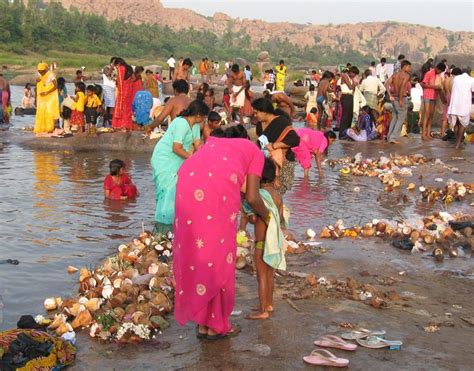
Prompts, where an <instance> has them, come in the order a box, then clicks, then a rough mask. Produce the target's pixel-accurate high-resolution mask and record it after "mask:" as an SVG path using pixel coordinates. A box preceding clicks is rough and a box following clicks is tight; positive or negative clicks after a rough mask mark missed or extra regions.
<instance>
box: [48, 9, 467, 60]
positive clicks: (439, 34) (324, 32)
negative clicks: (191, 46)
mask: <svg viewBox="0 0 474 371" xmlns="http://www.w3.org/2000/svg"><path fill="white" fill-rule="evenodd" d="M48 1H52V0H45V2H48ZM55 1H57V0H55ZM59 2H60V3H62V4H63V5H64V6H65V7H66V8H70V7H71V6H73V7H75V8H77V9H79V10H80V11H83V12H86V13H92V14H97V15H103V16H105V17H106V18H108V19H124V20H126V21H130V22H133V23H156V24H159V25H162V26H168V27H170V28H171V29H173V30H182V29H186V28H188V27H191V26H192V27H194V29H197V30H204V29H205V30H208V31H211V32H214V33H215V34H217V35H223V34H224V33H225V32H226V31H227V30H228V29H229V27H230V29H231V30H232V31H233V32H235V33H239V34H242V33H243V34H247V35H249V37H250V39H251V45H252V47H258V45H259V44H260V42H261V41H268V40H271V39H275V38H280V39H282V40H285V39H288V40H289V41H290V42H292V43H294V44H297V45H299V46H304V47H318V46H326V47H331V48H332V49H333V50H336V51H340V52H345V51H349V50H357V51H359V52H360V53H362V54H364V55H370V56H385V57H391V58H395V57H396V56H397V55H398V54H400V53H403V54H405V55H406V56H407V57H408V58H409V59H410V60H412V61H415V62H416V61H418V62H420V61H423V60H424V59H426V58H427V57H428V56H434V55H436V54H440V53H467V54H472V51H473V50H474V33H473V32H464V31H462V32H454V31H449V30H445V29H442V28H439V27H436V28H434V27H428V26H421V25H415V24H408V23H397V22H373V23H356V24H340V25H332V24H330V25H302V24H295V23H288V22H279V23H270V22H265V21H262V20H251V19H239V18H232V17H230V16H228V15H226V14H223V13H215V14H214V16H213V17H212V18H211V17H204V16H202V15H200V14H198V13H196V12H194V11H192V10H189V9H175V8H165V7H164V6H163V5H162V4H161V2H160V1H159V0H94V1H90V0H59Z"/></svg>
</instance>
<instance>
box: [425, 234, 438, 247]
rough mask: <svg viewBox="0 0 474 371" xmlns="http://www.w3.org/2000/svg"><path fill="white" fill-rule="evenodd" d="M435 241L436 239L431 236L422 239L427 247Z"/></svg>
mask: <svg viewBox="0 0 474 371" xmlns="http://www.w3.org/2000/svg"><path fill="white" fill-rule="evenodd" d="M435 240H436V239H435V238H434V236H432V235H431V234H427V235H426V236H425V237H423V241H425V243H426V244H428V245H431V244H432V243H434V242H435Z"/></svg>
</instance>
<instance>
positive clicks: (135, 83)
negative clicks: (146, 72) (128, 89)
mask: <svg viewBox="0 0 474 371" xmlns="http://www.w3.org/2000/svg"><path fill="white" fill-rule="evenodd" d="M140 90H143V81H142V79H140V80H132V103H133V100H134V99H135V95H136V94H137V93H138V92H139V91H140Z"/></svg>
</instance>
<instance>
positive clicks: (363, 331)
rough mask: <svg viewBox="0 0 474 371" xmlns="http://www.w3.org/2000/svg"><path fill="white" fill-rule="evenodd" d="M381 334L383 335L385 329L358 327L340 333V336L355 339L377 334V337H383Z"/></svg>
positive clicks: (345, 338)
mask: <svg viewBox="0 0 474 371" xmlns="http://www.w3.org/2000/svg"><path fill="white" fill-rule="evenodd" d="M383 335H385V330H374V331H371V330H367V329H365V328H360V329H357V330H354V331H351V332H346V333H343V334H341V338H343V339H344V340H357V339H364V338H368V337H369V336H378V337H379V338H383Z"/></svg>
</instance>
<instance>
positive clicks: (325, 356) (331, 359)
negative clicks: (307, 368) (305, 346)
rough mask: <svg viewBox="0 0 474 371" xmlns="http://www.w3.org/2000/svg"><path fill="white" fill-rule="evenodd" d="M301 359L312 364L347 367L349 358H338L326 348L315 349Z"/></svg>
mask: <svg viewBox="0 0 474 371" xmlns="http://www.w3.org/2000/svg"><path fill="white" fill-rule="evenodd" d="M303 361H305V362H306V363H308V364H310V365H313V366H329V367H347V366H348V365H349V360H348V359H345V358H338V357H336V356H335V355H334V354H332V353H331V352H329V351H327V350H326V349H315V350H313V351H312V352H311V354H310V355H309V356H306V357H303Z"/></svg>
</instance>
